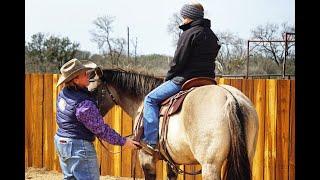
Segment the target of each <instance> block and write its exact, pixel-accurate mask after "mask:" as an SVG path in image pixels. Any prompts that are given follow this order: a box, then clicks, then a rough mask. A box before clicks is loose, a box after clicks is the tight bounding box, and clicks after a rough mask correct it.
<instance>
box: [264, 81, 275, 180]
mask: <svg viewBox="0 0 320 180" xmlns="http://www.w3.org/2000/svg"><path fill="white" fill-rule="evenodd" d="M277 102H278V101H277V81H276V80H274V79H268V80H266V113H265V119H266V120H265V154H264V179H266V180H269V179H275V164H276V162H275V161H276V121H277Z"/></svg>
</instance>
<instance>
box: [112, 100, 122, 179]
mask: <svg viewBox="0 0 320 180" xmlns="http://www.w3.org/2000/svg"><path fill="white" fill-rule="evenodd" d="M114 111H115V112H114V118H113V119H112V127H113V129H114V130H115V131H116V132H118V133H119V134H121V117H122V110H121V108H120V106H115V107H114ZM112 151H113V152H120V151H121V147H120V146H118V145H113V146H112ZM112 161H113V165H112V166H111V175H112V176H120V175H121V153H118V154H113V156H112Z"/></svg>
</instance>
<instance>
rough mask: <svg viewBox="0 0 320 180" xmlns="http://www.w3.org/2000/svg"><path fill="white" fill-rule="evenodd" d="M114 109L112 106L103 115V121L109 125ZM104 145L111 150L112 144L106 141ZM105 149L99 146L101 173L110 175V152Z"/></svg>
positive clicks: (110, 124)
mask: <svg viewBox="0 0 320 180" xmlns="http://www.w3.org/2000/svg"><path fill="white" fill-rule="evenodd" d="M114 111H115V109H114V108H112V109H111V110H110V111H109V112H108V113H107V114H106V115H105V116H104V118H103V119H104V122H105V123H106V124H108V125H109V126H110V127H112V119H113V117H114ZM102 142H103V143H104V146H106V147H107V148H108V150H110V151H112V152H114V151H113V148H112V145H110V144H108V143H107V142H104V141H102ZM108 150H107V149H105V148H104V147H102V148H101V175H102V176H105V175H111V166H112V163H113V162H112V160H113V159H112V154H110V153H109V152H108Z"/></svg>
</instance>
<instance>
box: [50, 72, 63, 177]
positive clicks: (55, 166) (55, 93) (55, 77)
mask: <svg viewBox="0 0 320 180" xmlns="http://www.w3.org/2000/svg"><path fill="white" fill-rule="evenodd" d="M59 77H60V76H59V75H58V74H54V75H53V76H52V109H53V111H52V119H53V121H52V128H53V131H54V134H55V133H56V132H57V129H58V125H57V122H56V114H57V107H56V104H57V97H58V92H59V90H58V88H56V85H57V82H58V79H59ZM53 170H56V171H58V172H61V168H60V163H59V156H58V153H57V152H56V149H55V151H54V157H53Z"/></svg>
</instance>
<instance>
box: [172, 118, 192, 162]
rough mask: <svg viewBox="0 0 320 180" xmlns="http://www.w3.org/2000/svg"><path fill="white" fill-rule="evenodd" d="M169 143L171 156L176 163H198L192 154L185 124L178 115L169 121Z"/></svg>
mask: <svg viewBox="0 0 320 180" xmlns="http://www.w3.org/2000/svg"><path fill="white" fill-rule="evenodd" d="M167 141H168V143H167V146H168V151H169V153H170V156H171V157H172V159H173V160H174V161H175V162H176V163H178V164H194V163H197V161H196V160H195V158H194V156H193V153H192V152H191V149H190V145H189V143H188V142H189V141H188V138H187V136H186V133H185V128H184V125H183V122H182V121H181V119H179V118H178V116H177V115H173V116H171V117H170V119H169V125H168V136H167Z"/></svg>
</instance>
